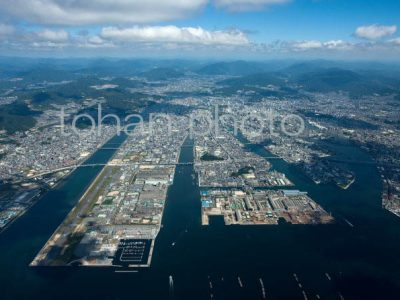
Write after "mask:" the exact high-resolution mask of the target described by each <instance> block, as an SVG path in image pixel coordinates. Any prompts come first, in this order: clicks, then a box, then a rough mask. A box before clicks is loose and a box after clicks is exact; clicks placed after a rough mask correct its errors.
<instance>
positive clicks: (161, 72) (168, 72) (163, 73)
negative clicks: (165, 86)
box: [140, 68, 184, 81]
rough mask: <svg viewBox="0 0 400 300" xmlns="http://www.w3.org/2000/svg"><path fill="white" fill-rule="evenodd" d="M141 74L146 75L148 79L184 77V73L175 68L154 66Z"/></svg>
mask: <svg viewBox="0 0 400 300" xmlns="http://www.w3.org/2000/svg"><path fill="white" fill-rule="evenodd" d="M140 75H141V76H143V77H145V78H146V79H147V80H151V81H159V80H168V79H173V78H179V77H182V76H183V75H184V73H183V72H181V71H178V70H176V69H173V68H154V69H151V70H150V71H146V72H143V73H141V74H140Z"/></svg>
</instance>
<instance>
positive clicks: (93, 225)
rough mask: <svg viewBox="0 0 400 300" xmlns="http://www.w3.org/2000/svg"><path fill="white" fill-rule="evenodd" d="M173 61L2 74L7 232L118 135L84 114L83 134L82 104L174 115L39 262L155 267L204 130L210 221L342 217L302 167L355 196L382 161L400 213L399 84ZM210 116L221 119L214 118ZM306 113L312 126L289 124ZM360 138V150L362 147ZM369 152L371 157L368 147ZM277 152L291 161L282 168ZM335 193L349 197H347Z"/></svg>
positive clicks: (130, 154)
mask: <svg viewBox="0 0 400 300" xmlns="http://www.w3.org/2000/svg"><path fill="white" fill-rule="evenodd" d="M211 66H212V65H211ZM168 70H169V69H168V68H160V69H159V68H156V67H155V68H153V67H151V68H149V69H148V70H147V71H143V72H142V73H137V74H135V75H134V76H124V75H120V74H118V75H110V74H108V75H104V74H103V75H102V76H97V75H96V76H92V75H91V76H88V77H79V79H77V78H76V77H73V76H72V79H71V80H64V79H60V80H56V79H54V81H55V82H50V81H48V80H47V81H46V80H37V81H34V80H31V79H29V78H28V77H26V78H22V77H21V78H19V77H18V78H3V79H1V80H0V114H1V115H0V117H3V118H5V119H4V120H6V119H7V118H9V117H10V115H13V116H14V115H15V114H16V115H17V116H18V120H20V121H18V122H14V123H10V124H6V125H7V126H8V127H7V126H5V125H4V123H1V122H2V120H3V119H1V118H0V125H1V126H2V127H0V128H1V130H0V184H1V189H0V231H2V230H7V228H8V226H10V225H11V224H12V223H13V221H15V220H17V219H18V218H19V217H21V216H22V215H23V214H24V213H26V212H27V211H29V209H30V208H31V207H32V206H33V205H34V204H35V203H37V202H38V201H40V199H41V196H42V195H44V194H45V193H47V192H48V191H49V190H51V189H54V188H57V186H58V185H59V184H60V183H61V182H62V181H63V179H67V178H68V175H69V174H71V173H72V172H73V171H74V170H75V169H77V168H81V167H87V166H91V164H90V163H88V160H90V158H91V157H92V155H93V154H95V153H97V151H102V150H105V149H108V148H110V147H111V148H112V147H113V145H111V144H110V143H111V142H110V140H112V138H113V137H115V135H116V133H117V131H118V130H117V128H116V126H115V125H116V124H114V123H112V122H110V123H105V124H104V125H103V127H102V130H101V131H99V132H96V133H95V134H94V133H93V132H92V131H91V128H90V124H89V126H82V127H80V128H79V136H78V135H77V134H76V133H75V132H74V130H73V128H72V124H71V120H72V118H73V116H75V115H77V114H81V113H89V114H91V115H93V116H96V115H97V108H98V105H99V104H101V105H103V108H104V109H105V114H106V113H116V114H117V115H120V116H122V119H123V118H124V117H125V116H126V114H129V113H138V114H142V113H143V112H144V111H145V110H151V109H150V108H153V109H154V111H156V112H158V113H163V114H165V115H166V116H168V118H169V119H170V120H171V121H172V122H171V123H172V124H173V128H172V131H171V132H169V128H168V126H164V125H165V124H164V125H163V124H161V123H160V124H158V123H157V122H156V124H153V126H154V128H153V129H154V130H155V131H156V133H155V134H153V135H149V134H147V133H146V132H145V131H144V132H143V131H141V130H140V128H139V127H136V128H135V129H134V130H133V132H131V133H130V134H129V135H128V137H127V138H126V140H125V141H124V142H123V144H122V146H120V147H118V149H115V148H114V150H116V152H115V153H114V155H113V156H112V158H111V159H110V160H109V161H108V163H106V165H105V166H104V168H103V169H102V171H101V172H100V173H99V174H98V176H97V178H96V179H95V180H94V181H93V183H92V184H91V186H90V187H89V188H88V189H87V190H86V191H85V193H84V195H83V196H82V197H81V198H80V199H79V201H78V202H77V204H76V206H75V207H74V209H73V210H72V211H71V212H70V213H69V214H68V216H67V217H66V218H65V220H64V222H63V223H62V224H61V225H60V226H59V227H58V228H57V230H56V231H55V232H54V234H53V235H52V236H51V238H50V239H49V240H48V242H47V243H46V245H44V247H43V248H42V250H41V251H40V252H39V253H38V255H37V257H36V258H35V259H34V261H33V262H32V265H33V266H52V265H55V266H58V265H86V266H123V267H125V266H128V267H129V266H136V267H138V266H139V267H146V266H149V265H150V263H151V258H152V253H153V252H152V251H153V248H154V245H155V244H156V237H157V235H158V233H159V231H160V229H161V227H162V218H163V213H164V207H165V202H166V201H167V195H168V188H169V187H170V186H171V185H172V184H173V179H174V174H175V170H176V167H177V166H178V165H179V162H178V160H179V155H180V152H181V145H182V143H183V142H184V141H185V140H186V139H187V138H188V137H189V138H190V140H191V141H193V154H194V155H193V157H194V161H193V162H192V163H190V165H193V170H194V174H195V179H196V183H197V185H198V187H199V189H200V194H199V195H198V197H199V204H201V211H199V215H200V214H201V224H203V225H210V224H212V219H213V217H216V216H219V217H220V218H221V217H222V218H223V220H224V222H225V224H226V225H275V224H281V223H285V222H287V223H291V224H328V223H332V222H334V221H335V220H334V217H333V216H331V214H330V209H331V207H328V206H326V207H325V204H323V206H321V204H322V203H327V202H320V200H322V199H318V198H315V197H314V196H312V195H314V193H312V192H311V191H310V190H307V189H308V188H304V187H303V186H301V185H299V184H298V183H297V182H296V180H295V178H293V176H291V175H293V174H294V173H295V174H296V175H300V176H301V177H302V179H304V181H307V187H311V186H312V187H314V188H315V189H319V188H321V189H324V188H325V187H329V188H332V189H331V190H337V191H338V194H341V195H343V194H346V195H351V193H354V190H355V188H360V187H359V185H361V184H363V182H362V181H361V180H360V178H359V177H358V176H359V174H357V171H356V169H357V167H356V166H357V164H358V165H363V164H364V165H373V166H374V167H375V166H376V175H377V182H378V185H379V186H378V187H377V188H376V189H377V190H378V189H379V191H378V192H377V195H379V194H380V195H381V198H379V197H378V199H376V201H377V203H378V206H379V207H378V208H381V207H383V208H384V209H387V210H388V211H390V212H392V213H394V214H396V215H397V216H400V177H399V174H400V157H399V153H400V152H399V150H398V149H400V130H399V128H398V124H399V116H400V114H399V111H398V99H397V98H396V96H395V95H391V94H390V95H389V94H385V95H383V94H382V95H380V94H378V93H375V94H368V95H358V96H357V98H354V95H352V94H351V93H350V92H349V91H342V90H338V89H334V90H333V91H332V90H329V89H328V90H322V91H319V90H318V89H309V88H307V83H309V82H313V80H310V81H309V82H307V83H304V82H303V83H299V82H292V81H291V80H292V79H291V78H292V77H291V76H290V74H291V73H290V71H287V72H289V73H285V72H284V73H282V74H283V75H279V76H276V74H269V73H268V74H267V75H263V74H258V75H257V76H255V75H254V76H253V77H251V76H250V77H248V76H240V77H238V76H237V75H229V74H212V73H211V74H208V73H207V69H206V70H205V71H204V72H206V74H203V73H196V72H195V71H193V70H192V71H190V72H186V71H183V72H181V73H179V72H176V71H174V70H172V71H171V70H169V71H168ZM217 70H218V69H217ZM185 72H186V73H185ZM193 72H194V73H193ZM321 72H322V71H321ZM326 72H328V70H327V71H326ZM164 73H167V74H168V76H162V75H163V74H164ZM90 74H92V73H90ZM311 75H312V74H311ZM311 75H310V76H311ZM271 76H272V79H271ZM282 76H283V77H282ZM312 76H314V75H312ZM321 76H322V75H321ZM282 78H284V79H282ZM77 91H79V92H77ZM16 109H17V110H18V111H17V112H18V114H17V113H16V112H15V111H14V110H16ZM61 109H62V110H63V113H64V114H65V121H66V122H65V126H64V128H61V127H60V110H61ZM11 112H12V113H11ZM291 114H293V115H299V116H301V118H302V120H303V121H304V124H299V122H298V121H299V120H296V119H295V118H287V116H288V115H291ZM224 116H225V118H224ZM217 117H219V120H218V121H217V120H216V118H217ZM210 119H211V120H212V121H213V122H214V123H216V124H218V128H217V129H218V130H217V129H216V128H211V130H210V126H209V125H210V124H208V123H207V122H208V121H209V120H210ZM235 120H240V121H243V122H240V121H239V124H238V123H236V121H235ZM160 122H161V121H160ZM157 124H158V125H157ZM188 124H191V126H190V128H189V127H188ZM22 125H23V126H22ZM300 125H303V126H304V128H303V129H304V130H303V131H302V132H301V133H300V134H297V135H295V136H291V135H290V134H291V133H293V132H296V130H297V129H298V128H299V126H300ZM123 126H124V125H123ZM145 127H146V126H145ZM61 129H62V130H64V131H65V133H66V134H65V135H61V133H60V132H61ZM284 129H285V130H284ZM167 131H168V132H167ZM349 149H357V151H359V152H356V151H355V152H354V153H356V154H355V155H353V154H352V151H353V150H349ZM361 152H362V153H364V154H365V156H363V158H362V159H360V160H359V157H358V154H359V153H361ZM261 153H264V154H261ZM366 157H368V158H369V160H367V161H366V160H365V158H366ZM279 163H282V164H285V166H286V167H285V168H283V169H280V168H277V167H276V165H277V164H279ZM102 166H103V165H102ZM289 170H291V171H289ZM290 172H292V174H291V173H290ZM355 197H359V196H358V195H356V196H355ZM360 197H361V196H360ZM314 198H315V199H314ZM330 198H332V195H330ZM347 198H350V197H347ZM77 200H78V199H77ZM334 201H336V200H332V201H331V202H334ZM337 201H338V202H337V203H338V205H340V201H341V199H338V200H337ZM334 205H336V203H335V204H334ZM199 219H200V218H199Z"/></svg>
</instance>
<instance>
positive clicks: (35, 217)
mask: <svg viewBox="0 0 400 300" xmlns="http://www.w3.org/2000/svg"><path fill="white" fill-rule="evenodd" d="M123 139H124V137H122V136H121V137H117V138H115V140H113V141H111V142H112V143H113V145H114V143H121V142H122V141H123ZM332 147H334V148H335V150H336V152H337V153H338V155H344V156H346V158H350V159H352V160H354V161H370V158H369V157H368V155H367V154H365V153H364V152H363V151H361V150H359V149H358V148H356V147H354V146H351V145H345V144H340V145H338V144H336V145H335V144H334V145H332ZM249 149H250V150H252V151H255V152H256V153H258V154H260V155H264V156H270V154H269V153H268V152H267V151H265V150H264V149H263V148H262V147H259V146H256V145H249ZM112 153H113V151H109V150H100V151H98V152H97V153H96V154H95V155H94V156H93V157H92V158H91V159H90V161H91V162H96V163H99V162H106V161H107V160H108V159H109V158H110V157H111V155H112ZM192 159H193V148H192V143H191V141H187V143H186V144H185V145H184V147H183V148H182V152H181V157H180V161H181V162H188V161H192ZM272 163H273V165H274V168H275V169H277V170H279V171H282V172H284V173H286V174H287V176H288V177H289V178H290V179H291V180H292V181H293V182H294V183H295V184H296V188H297V189H300V190H305V191H308V192H309V194H310V196H311V197H313V198H314V199H315V200H316V201H317V202H318V203H319V204H321V205H322V206H323V207H324V208H325V209H326V210H327V211H330V212H332V214H333V215H334V216H335V217H336V219H337V223H336V224H333V225H321V226H302V225H279V226H223V225H221V224H220V222H218V221H219V220H215V222H213V223H212V225H211V226H208V227H202V226H201V225H200V201H199V190H198V188H197V187H196V184H195V182H196V180H195V178H194V173H193V167H192V166H189V165H188V166H183V165H181V166H178V167H177V171H176V175H175V180H174V185H173V186H172V187H171V188H170V191H169V194H168V199H167V204H166V209H165V214H164V218H163V228H162V229H161V231H160V234H159V236H158V237H157V240H156V247H155V250H154V257H153V261H152V266H151V268H150V269H149V270H143V271H140V272H139V273H114V271H113V270H111V269H88V268H84V267H77V268H43V269H41V268H39V269H38V268H30V267H29V266H28V265H29V263H30V262H31V261H32V259H33V258H34V256H35V255H36V254H37V252H38V251H39V250H40V248H41V247H42V246H43V245H44V243H45V242H46V241H47V239H48V238H49V236H50V235H51V234H52V233H53V231H54V230H55V229H56V228H57V226H58V225H59V224H60V223H61V222H62V220H63V219H64V217H65V216H66V215H67V213H68V212H69V211H70V209H72V207H73V206H74V204H75V203H76V201H77V200H78V199H79V197H80V195H81V194H82V193H83V192H84V190H85V188H86V187H87V186H88V185H89V184H90V182H91V181H92V180H93V179H94V177H95V176H96V174H97V173H98V172H99V171H100V168H99V167H95V168H80V169H78V170H77V171H75V172H74V173H73V174H71V175H70V176H69V177H68V178H67V179H66V180H65V181H64V182H63V183H62V184H60V185H59V186H58V187H57V188H56V189H54V190H52V191H50V192H49V193H48V194H46V195H45V196H44V197H43V198H42V199H41V200H40V201H39V202H38V203H37V204H36V205H35V206H34V207H33V208H32V209H31V210H30V211H29V212H28V213H26V214H25V216H23V217H22V218H20V219H19V220H18V221H16V222H15V223H14V224H13V225H12V226H11V227H10V228H9V229H8V230H7V231H6V232H4V233H3V234H2V235H1V236H0V254H1V255H0V299H17V298H19V299H36V298H37V299H39V298H40V299H73V298H74V299H210V294H213V296H214V299H261V298H262V293H261V288H260V283H259V278H262V280H263V282H264V285H265V289H266V293H267V299H304V298H303V294H302V289H301V288H299V286H298V283H297V282H296V281H295V279H294V276H293V273H296V274H297V276H298V278H299V280H300V282H301V284H302V287H303V289H304V291H305V292H306V294H307V297H308V299H315V298H316V295H317V294H318V295H320V297H321V299H339V293H340V294H341V295H343V297H344V298H345V299H397V298H398V297H397V295H398V294H399V292H400V258H399V253H400V219H399V218H397V217H395V216H394V215H392V214H390V213H388V212H386V211H385V210H383V209H382V208H381V202H380V190H381V182H380V179H379V174H378V173H377V170H376V168H375V166H374V165H373V164H351V165H350V168H351V169H352V170H353V171H354V172H355V173H356V176H357V180H356V182H355V183H354V184H353V185H352V186H351V187H350V188H349V189H348V190H340V189H339V188H337V187H335V186H330V185H322V186H317V185H315V184H314V183H313V182H311V181H310V180H309V179H308V178H306V177H304V176H302V175H301V173H300V172H298V171H297V170H295V169H294V168H293V167H291V166H289V165H288V164H286V163H285V162H283V161H282V160H279V159H274V160H272ZM344 218H345V219H348V220H349V221H350V222H351V223H352V224H354V227H350V226H349V225H348V224H347V223H346V222H344V221H343V219H344ZM173 243H174V244H173ZM325 273H328V274H329V275H330V277H331V280H328V278H327V276H326V275H325ZM169 276H172V278H173V287H170V283H169ZM238 276H240V278H241V281H242V284H243V287H240V286H239V283H238ZM210 282H211V285H212V288H211V286H210Z"/></svg>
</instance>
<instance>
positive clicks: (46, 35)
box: [37, 29, 69, 43]
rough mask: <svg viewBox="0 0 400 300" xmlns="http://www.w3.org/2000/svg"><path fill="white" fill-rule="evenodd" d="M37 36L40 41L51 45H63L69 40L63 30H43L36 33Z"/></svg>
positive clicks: (67, 34)
mask: <svg viewBox="0 0 400 300" xmlns="http://www.w3.org/2000/svg"><path fill="white" fill-rule="evenodd" d="M37 36H38V38H39V39H40V40H42V41H47V42H52V43H65V42H67V41H68V40H69V33H68V32H66V31H65V30H59V31H54V30H49V29H44V30H42V31H40V32H38V33H37Z"/></svg>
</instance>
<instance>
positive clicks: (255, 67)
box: [197, 60, 265, 76]
mask: <svg viewBox="0 0 400 300" xmlns="http://www.w3.org/2000/svg"><path fill="white" fill-rule="evenodd" d="M263 71H265V69H264V66H263V65H262V64H261V63H259V62H258V63H257V62H247V61H241V60H240V61H233V62H218V63H213V64H209V65H206V66H204V67H202V68H200V69H199V70H197V73H198V74H201V75H231V76H243V75H249V74H254V73H261V72H263Z"/></svg>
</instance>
